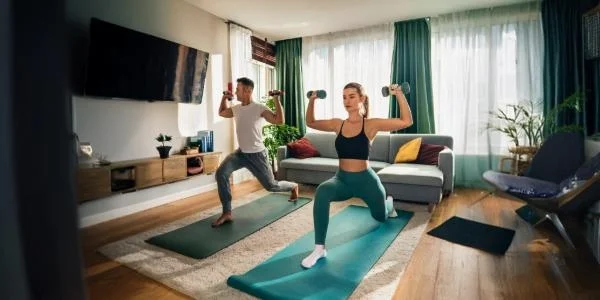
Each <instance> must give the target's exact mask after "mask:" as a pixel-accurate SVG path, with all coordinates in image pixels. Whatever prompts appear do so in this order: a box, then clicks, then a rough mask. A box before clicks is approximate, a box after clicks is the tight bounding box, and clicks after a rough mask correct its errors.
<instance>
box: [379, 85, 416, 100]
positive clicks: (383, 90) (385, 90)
mask: <svg viewBox="0 0 600 300" xmlns="http://www.w3.org/2000/svg"><path fill="white" fill-rule="evenodd" d="M400 87H402V93H403V94H404V95H406V94H408V93H410V84H408V82H403V83H402V84H400ZM381 94H382V95H383V96H384V97H387V96H389V95H390V86H387V85H386V86H384V87H382V88H381Z"/></svg>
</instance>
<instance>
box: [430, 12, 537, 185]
mask: <svg viewBox="0 0 600 300" xmlns="http://www.w3.org/2000/svg"><path fill="white" fill-rule="evenodd" d="M431 39H432V43H431V49H432V52H431V60H432V62H431V71H432V85H433V99H434V111H435V122H436V124H435V125H436V129H437V133H438V134H447V135H451V136H452V137H453V138H454V151H455V153H456V154H457V156H456V177H455V184H456V185H462V186H482V185H483V182H482V180H481V174H482V173H483V172H484V171H485V170H488V169H490V168H496V166H497V159H498V157H499V155H500V154H505V153H507V150H508V146H509V145H510V142H509V140H508V139H507V138H506V137H505V136H504V135H503V134H501V133H498V132H490V131H488V130H485V127H486V125H487V123H488V122H489V121H490V114H489V112H490V111H496V110H497V109H498V108H505V107H506V105H507V104H517V103H523V102H525V101H528V100H532V101H534V102H538V103H540V104H541V99H542V93H543V92H542V69H543V67H542V64H543V32H542V23H541V12H540V5H539V3H537V2H533V3H526V4H519V5H511V6H505V7H499V8H493V9H483V10H476V11H468V12H461V13H453V14H448V15H443V16H440V17H436V18H432V19H431ZM537 110H538V111H539V113H541V106H540V107H538V108H537Z"/></svg>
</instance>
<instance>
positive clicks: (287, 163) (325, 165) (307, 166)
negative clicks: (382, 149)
mask: <svg viewBox="0 0 600 300" xmlns="http://www.w3.org/2000/svg"><path fill="white" fill-rule="evenodd" d="M369 165H370V166H371V168H372V169H373V170H374V171H375V172H377V171H379V170H381V169H383V168H385V167H387V166H389V165H390V164H389V163H386V162H382V161H369ZM281 167H282V168H286V169H300V170H311V171H322V172H332V173H333V172H336V171H337V170H338V169H339V160H338V159H336V158H326V157H310V158H305V159H298V158H286V159H284V160H282V161H281Z"/></svg>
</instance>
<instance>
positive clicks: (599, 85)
mask: <svg viewBox="0 0 600 300" xmlns="http://www.w3.org/2000/svg"><path fill="white" fill-rule="evenodd" d="M589 64H590V69H591V72H590V73H591V74H590V76H589V78H590V80H589V81H588V86H589V87H590V88H591V89H592V92H591V93H590V94H588V95H589V96H588V97H589V99H588V101H587V105H586V109H587V132H588V134H590V135H592V134H600V59H596V60H594V61H590V62H589Z"/></svg>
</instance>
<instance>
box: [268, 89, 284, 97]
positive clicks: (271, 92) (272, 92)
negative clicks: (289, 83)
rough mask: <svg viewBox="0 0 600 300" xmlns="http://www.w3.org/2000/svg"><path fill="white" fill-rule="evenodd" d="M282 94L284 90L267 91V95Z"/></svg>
mask: <svg viewBox="0 0 600 300" xmlns="http://www.w3.org/2000/svg"><path fill="white" fill-rule="evenodd" d="M283 94H285V91H280V90H273V91H269V96H281V95H283Z"/></svg>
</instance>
